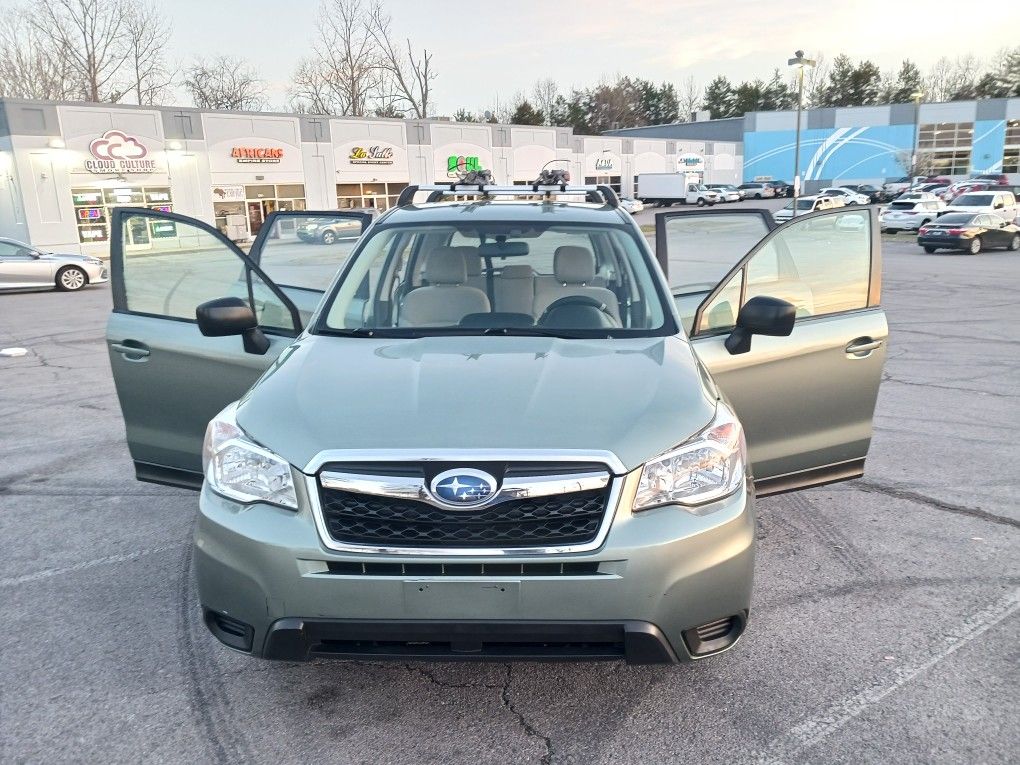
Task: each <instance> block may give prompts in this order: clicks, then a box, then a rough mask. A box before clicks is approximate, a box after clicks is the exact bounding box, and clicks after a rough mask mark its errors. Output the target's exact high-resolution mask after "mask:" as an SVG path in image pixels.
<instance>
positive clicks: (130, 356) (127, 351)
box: [110, 340, 149, 361]
mask: <svg viewBox="0 0 1020 765" xmlns="http://www.w3.org/2000/svg"><path fill="white" fill-rule="evenodd" d="M131 342H134V341H133V340H127V341H125V342H123V343H110V347H111V348H112V349H113V350H115V351H116V352H117V353H120V354H122V355H123V356H124V357H125V358H126V359H127V360H128V361H142V360H144V359H146V358H148V356H149V347H148V346H147V345H145V344H144V343H137V344H136V345H128V344H127V343H131Z"/></svg>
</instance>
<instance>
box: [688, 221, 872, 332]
mask: <svg viewBox="0 0 1020 765" xmlns="http://www.w3.org/2000/svg"><path fill="white" fill-rule="evenodd" d="M871 238H872V237H871V216H870V215H869V214H868V213H866V212H856V211H842V212H839V213H835V214H828V215H825V216H823V217H819V218H811V219H806V220H798V221H795V222H793V223H791V224H789V225H788V226H786V227H784V228H783V229H781V230H780V231H778V232H777V233H776V234H775V235H774V236H772V237H771V238H769V239H768V240H766V241H765V242H763V243H762V245H761V246H760V247H759V249H758V250H757V251H756V252H755V253H754V254H753V255H752V256H751V257H750V259H749V260H748V261H747V262H746V263H745V264H744V267H743V268H741V269H740V270H738V271H737V272H736V273H734V275H733V276H732V277H731V278H730V280H729V281H728V282H727V283H726V284H725V285H724V286H723V287H722V288H721V289H720V291H719V292H718V293H717V294H716V296H715V297H713V298H712V299H711V300H710V301H709V302H708V303H707V304H706V305H705V307H704V310H702V312H701V317H700V322H699V324H698V326H697V327H696V328H695V329H696V332H697V333H705V332H717V331H728V330H730V329H732V328H733V326H734V324H735V322H736V311H735V310H732V304H733V298H734V296H735V295H738V294H739V293H740V292H741V291H742V292H743V297H742V298H741V299H739V301H738V305H743V304H744V303H746V302H747V301H748V300H749V299H751V298H752V297H756V296H758V295H767V296H769V297H775V298H780V299H781V300H786V301H788V302H790V303H792V304H793V305H794V306H796V308H797V317H798V319H804V318H809V317H812V316H824V315H826V314H833V313H840V312H843V311H853V310H857V309H860V308H866V307H867V306H868V300H869V289H870V280H871ZM741 279H744V280H745V281H746V284H742V283H741ZM724 307H725V310H724Z"/></svg>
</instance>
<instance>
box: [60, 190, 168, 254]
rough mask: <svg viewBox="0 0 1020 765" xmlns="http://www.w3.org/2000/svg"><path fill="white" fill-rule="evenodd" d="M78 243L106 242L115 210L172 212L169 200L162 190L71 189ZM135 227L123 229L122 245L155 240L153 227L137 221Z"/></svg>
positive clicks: (139, 243)
mask: <svg viewBox="0 0 1020 765" xmlns="http://www.w3.org/2000/svg"><path fill="white" fill-rule="evenodd" d="M71 201H72V203H73V204H74V217H75V222H76V223H77V227H78V241H79V242H82V243H83V244H84V243H94V242H108V241H110V217H111V214H112V212H113V209H114V208H116V207H148V208H149V209H150V210H159V211H161V212H173V200H172V199H171V196H170V189H169V188H168V187H166V186H111V187H109V188H99V187H84V188H73V189H71ZM137 220H138V222H139V225H138V226H134V227H131V226H129V227H128V228H127V239H126V240H125V244H127V245H128V246H132V245H136V246H137V245H147V244H149V241H150V239H151V238H154V237H157V236H159V234H158V232H155V231H154V230H153V223H152V222H150V223H149V224H148V225H146V222H145V221H144V220H143V219H141V218H138V219H137Z"/></svg>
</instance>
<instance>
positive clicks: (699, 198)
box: [698, 197, 705, 207]
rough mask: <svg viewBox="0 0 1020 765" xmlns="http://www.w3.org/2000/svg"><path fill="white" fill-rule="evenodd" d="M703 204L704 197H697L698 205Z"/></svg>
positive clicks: (702, 205)
mask: <svg viewBox="0 0 1020 765" xmlns="http://www.w3.org/2000/svg"><path fill="white" fill-rule="evenodd" d="M704 206H705V198H704V197H698V207H704Z"/></svg>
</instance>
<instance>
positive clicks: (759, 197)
mask: <svg viewBox="0 0 1020 765" xmlns="http://www.w3.org/2000/svg"><path fill="white" fill-rule="evenodd" d="M754 198H755V199H761V192H760V191H759V192H758V193H757V194H755V195H754Z"/></svg>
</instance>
